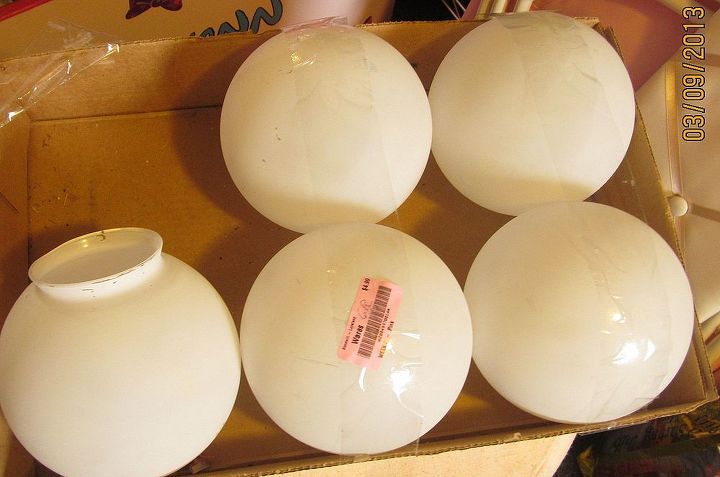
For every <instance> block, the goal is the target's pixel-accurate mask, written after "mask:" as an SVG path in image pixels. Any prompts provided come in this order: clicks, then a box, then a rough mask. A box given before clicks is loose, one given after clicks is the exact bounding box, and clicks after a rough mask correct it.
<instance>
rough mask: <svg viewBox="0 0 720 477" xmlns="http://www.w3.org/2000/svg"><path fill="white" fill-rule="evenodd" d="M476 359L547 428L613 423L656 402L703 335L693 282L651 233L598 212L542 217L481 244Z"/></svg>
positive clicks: (474, 277) (623, 216)
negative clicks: (697, 327) (698, 330)
mask: <svg viewBox="0 0 720 477" xmlns="http://www.w3.org/2000/svg"><path fill="white" fill-rule="evenodd" d="M465 295H466V297H467V300H468V305H469V307H470V312H471V315H472V321H473V334H474V340H475V341H474V351H473V359H474V361H475V364H476V365H477V366H478V368H479V369H480V371H481V372H482V374H483V376H484V377H485V378H486V379H487V380H488V382H489V383H490V384H491V385H492V386H493V387H494V388H495V389H496V390H497V391H498V392H499V393H500V394H501V395H502V396H504V397H505V398H506V399H507V400H508V401H510V402H512V403H513V404H515V405H516V406H518V407H520V408H522V409H524V410H525V411H527V412H530V413H532V414H535V415H538V416H540V417H543V418H545V419H549V420H552V421H559V422H567V423H591V422H601V421H610V420H613V419H617V418H620V417H622V416H625V415H627V414H630V413H631V412H633V411H636V410H637V409H640V408H641V407H643V406H645V405H647V404H648V403H649V402H651V401H652V400H653V399H654V398H655V397H656V396H657V395H658V394H659V393H660V392H661V391H662V390H663V389H664V388H665V387H666V386H667V385H668V384H669V383H670V381H671V380H672V379H673V377H674V376H675V374H676V373H677V371H678V369H679V368H680V366H681V365H682V362H683V360H684V359H685V355H686V354H687V351H688V347H689V345H690V339H691V335H692V330H693V323H694V314H693V301H692V296H691V293H690V286H689V285H688V281H687V277H686V275H685V272H684V270H683V267H682V265H681V263H680V261H679V260H678V258H677V256H676V255H675V254H674V253H673V251H672V249H671V248H670V247H669V246H668V244H667V243H666V242H665V241H664V240H663V239H662V238H661V237H660V236H659V235H658V234H657V233H656V232H655V231H654V230H653V229H651V228H650V227H649V226H648V225H647V224H645V223H644V222H642V221H640V220H638V219H636V218H635V217H633V216H631V215H629V214H627V213H625V212H622V211H620V210H618V209H615V208H612V207H609V206H605V205H600V204H594V203H585V202H577V203H558V204H552V205H546V206H541V207H537V208H535V209H533V210H531V211H529V212H526V213H524V214H522V215H520V216H518V217H516V218H514V219H513V220H511V221H510V222H508V223H507V224H506V225H505V226H503V227H502V228H501V229H500V230H498V232H496V233H495V234H494V235H493V236H492V237H491V238H490V240H488V241H487V243H486V244H485V245H484V246H483V248H482V250H480V253H479V254H478V256H477V258H476V259H475V261H474V263H473V264H472V267H471V269H470V273H469V275H468V278H467V282H466V284H465Z"/></svg>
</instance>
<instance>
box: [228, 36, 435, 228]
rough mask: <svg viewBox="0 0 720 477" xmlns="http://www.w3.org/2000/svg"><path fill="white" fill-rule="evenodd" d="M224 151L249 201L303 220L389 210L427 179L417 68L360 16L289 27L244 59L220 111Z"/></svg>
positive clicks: (424, 110) (316, 222)
mask: <svg viewBox="0 0 720 477" xmlns="http://www.w3.org/2000/svg"><path fill="white" fill-rule="evenodd" d="M220 139H221V144H222V151H223V156H224V158H225V163H226V165H227V168H228V170H229V171H230V175H231V176H232V179H233V181H234V182H235V185H236V186H237V187H238V189H239V190H240V192H241V193H242V194H243V196H244V197H245V198H246V199H247V201H248V202H249V203H250V204H251V205H252V206H253V207H254V208H255V209H257V210H258V211H259V212H260V213H261V214H263V215H264V216H265V217H267V218H268V219H270V220H272V221H273V222H275V223H277V224H279V225H281V226H283V227H286V228H288V229H291V230H294V231H297V232H307V231H309V230H312V229H315V228H317V227H319V226H322V225H327V224H333V223H345V222H378V221H379V220H381V219H383V218H384V217H386V216H387V215H389V214H390V213H392V212H393V211H395V210H396V209H397V208H398V207H399V206H400V204H402V203H403V202H404V201H405V199H407V197H408V196H409V195H410V193H411V192H412V190H413V189H414V188H415V186H416V185H417V183H418V182H419V180H420V176H421V175H422V173H423V171H424V169H425V166H426V164H427V160H428V157H429V155H430V143H431V140H432V125H431V114H430V105H429V103H428V99H427V95H426V93H425V90H424V88H423V85H422V83H421V82H420V79H419V78H418V76H417V74H416V73H415V71H414V70H413V68H412V67H411V66H410V64H409V63H408V62H407V60H406V59H405V58H404V57H403V56H402V55H401V54H400V53H399V52H398V51H397V50H396V49H395V48H393V47H392V46H391V45H390V44H389V43H387V42H385V41H384V40H382V39H381V38H379V37H378V36H376V35H374V34H372V33H369V32H367V31H364V30H362V29H359V28H354V27H346V26H333V25H329V26H321V27H309V28H301V29H299V30H292V31H287V32H283V33H279V34H278V35H276V36H275V37H273V38H271V39H270V40H268V41H266V42H265V43H263V44H262V45H261V46H260V47H259V48H258V49H257V50H255V51H254V52H253V53H252V54H251V55H250V56H249V57H248V58H247V59H246V60H245V62H244V63H243V64H242V65H241V66H240V69H239V70H238V72H237V73H236V75H235V77H234V78H233V80H232V82H231V83H230V87H229V88H228V91H227V94H226V96H225V101H224V103H223V108H222V116H221V120H220Z"/></svg>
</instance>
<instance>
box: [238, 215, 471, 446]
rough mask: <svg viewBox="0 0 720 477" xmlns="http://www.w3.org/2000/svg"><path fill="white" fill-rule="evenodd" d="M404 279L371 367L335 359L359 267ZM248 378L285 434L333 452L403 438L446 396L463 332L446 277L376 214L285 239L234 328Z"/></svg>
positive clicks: (462, 367)
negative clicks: (382, 347)
mask: <svg viewBox="0 0 720 477" xmlns="http://www.w3.org/2000/svg"><path fill="white" fill-rule="evenodd" d="M366 275H367V276H370V277H373V278H377V279H384V280H390V281H392V282H393V283H395V284H397V285H399V286H400V287H402V289H403V296H402V301H401V303H400V307H399V311H398V315H397V321H396V323H395V328H394V330H393V332H392V334H391V335H390V341H389V344H388V346H387V351H386V353H385V356H384V357H383V359H382V363H381V365H380V367H379V369H377V370H372V369H369V368H365V367H361V366H359V365H356V364H353V363H350V362H347V361H343V360H341V359H339V358H338V357H337V352H338V347H339V345H340V344H341V340H342V337H343V332H344V329H345V325H346V321H347V320H348V316H349V313H350V309H351V305H352V304H353V301H354V299H355V293H356V291H357V289H358V285H359V283H360V280H361V278H362V277H363V276H366ZM240 336H241V338H240V339H241V348H242V352H243V367H244V370H245V375H246V376H247V380H248V383H249V385H250V387H251V389H252V391H253V393H254V394H255V396H256V397H257V399H258V402H259V403H260V405H261V406H262V407H263V409H264V410H265V411H266V412H267V413H268V415H269V416H270V417H271V418H272V419H273V420H274V421H275V422H276V423H277V424H278V425H279V426H280V427H281V428H283V429H284V430H285V431H286V432H288V433H289V434H290V435H292V436H293V437H295V438H296V439H298V440H300V441H302V442H304V443H306V444H308V445H310V446H313V447H315V448H318V449H321V450H324V451H327V452H332V453H338V454H374V453H378V452H385V451H390V450H392V449H396V448H398V447H400V446H403V445H405V444H408V443H411V442H413V441H415V440H416V439H418V438H419V437H420V436H422V435H423V434H425V433H426V432H427V431H429V430H430V429H431V428H432V427H433V426H435V424H437V422H438V421H439V420H440V419H441V418H442V417H443V416H444V415H445V414H446V413H447V411H448V410H449V409H450V407H451V406H452V404H453V403H454V402H455V399H456V398H457V396H458V394H459V392H460V390H461V388H462V386H463V383H464V381H465V378H466V376H467V372H468V368H469V363H470V357H471V353H472V331H471V328H470V317H469V313H468V309H467V304H466V302H465V299H464V297H463V294H462V290H461V288H460V286H459V285H458V283H457V281H456V280H455V277H454V276H453V274H452V273H451V272H450V270H449V269H448V268H447V266H445V264H444V263H443V262H442V261H441V260H440V258H438V257H437V255H435V254H434V253H433V252H432V251H431V250H430V249H428V248H427V247H426V246H424V245H423V244H421V243H420V242H418V241H417V240H415V239H414V238H412V237H410V236H409V235H406V234H404V233H402V232H399V231H397V230H394V229H391V228H388V227H384V226H380V225H375V224H344V225H336V226H332V227H326V228H323V229H319V230H316V231H313V232H310V233H308V234H306V235H303V236H301V237H300V238H298V239H296V240H295V241H293V242H291V243H290V244H289V245H287V246H286V247H285V248H283V249H282V250H281V251H280V252H278V253H277V254H276V255H275V256H274V257H273V258H272V260H270V262H269V263H268V264H267V265H266V266H265V268H264V269H263V270H262V272H261V273H260V275H259V276H258V278H257V280H256V281H255V283H254V285H253V287H252V289H251V291H250V294H249V296H248V299H247V303H246V305H245V310H244V312H243V317H242V322H241V326H240Z"/></svg>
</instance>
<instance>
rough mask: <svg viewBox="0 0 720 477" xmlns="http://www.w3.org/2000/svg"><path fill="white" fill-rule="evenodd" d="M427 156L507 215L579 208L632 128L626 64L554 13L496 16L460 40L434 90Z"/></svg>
mask: <svg viewBox="0 0 720 477" xmlns="http://www.w3.org/2000/svg"><path fill="white" fill-rule="evenodd" d="M429 97H430V105H431V108H432V120H433V140H432V151H433V155H434V157H435V159H436V160H437V163H438V165H439V166H440V169H441V170H442V172H443V174H444V175H445V176H446V177H447V178H448V180H449V181H450V182H451V183H452V184H453V186H455V187H456V188H457V189H458V190H459V191H460V192H461V193H462V194H463V195H465V196H466V197H467V198H469V199H470V200H472V201H474V202H475V203H477V204H479V205H481V206H483V207H485V208H488V209H491V210H494V211H496V212H500V213H503V214H509V215H518V214H519V213H521V212H523V211H525V210H528V209H529V208H531V207H534V206H537V205H540V204H545V203H550V202H557V201H571V200H584V199H586V198H587V197H589V196H590V195H591V194H593V193H594V192H596V191H597V190H598V189H599V188H600V187H601V186H602V185H603V184H604V183H605V182H606V181H607V180H608V179H609V178H610V176H611V175H612V174H613V172H615V170H616V169H617V167H618V165H619V164H620V162H621V161H622V159H623V157H624V156H625V152H626V151H627V148H628V145H629V144H630V137H631V136H632V132H633V126H634V120H635V101H634V96H633V88H632V84H631V82H630V78H629V76H628V73H627V70H626V69H625V66H624V65H623V63H622V60H621V59H620V57H619V56H618V54H617V53H616V52H615V50H614V49H613V48H612V46H610V44H609V43H608V42H607V40H605V38H603V37H602V36H601V35H600V34H599V33H597V32H596V31H594V30H593V29H592V28H590V27H588V26H586V25H583V24H582V23H580V22H579V21H577V20H574V19H572V18H569V17H565V16H562V15H559V14H556V13H551V12H532V13H526V14H525V13H524V14H516V15H507V16H503V17H496V18H493V19H491V20H490V21H488V22H486V23H484V24H482V25H480V26H478V27H477V28H475V29H474V30H472V31H471V32H470V33H468V34H467V35H465V36H464V37H463V38H462V39H461V40H460V41H459V42H458V43H457V44H456V45H455V46H454V47H453V48H452V49H451V50H450V52H449V53H448V54H447V56H446V57H445V58H444V59H443V61H442V63H441V64H440V67H439V68H438V71H437V73H436V75H435V77H434V79H433V82H432V86H431V88H430V93H429Z"/></svg>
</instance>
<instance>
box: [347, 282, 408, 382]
mask: <svg viewBox="0 0 720 477" xmlns="http://www.w3.org/2000/svg"><path fill="white" fill-rule="evenodd" d="M401 297H402V288H400V287H399V286H398V285H396V284H394V283H392V282H389V281H386V280H376V279H374V278H370V277H363V278H362V280H361V281H360V286H359V287H358V291H357V293H356V295H355V301H354V302H353V304H352V307H351V309H350V316H349V317H348V320H347V323H346V324H345V332H344V333H343V337H342V341H341V342H340V346H339V347H338V357H339V358H340V359H343V360H345V361H349V362H351V363H354V364H357V365H360V366H365V367H368V368H370V369H377V368H379V367H380V364H381V362H382V358H383V356H384V354H385V349H386V346H387V342H388V340H389V339H390V334H391V333H392V330H393V328H394V326H395V317H396V315H397V310H398V307H399V305H400V298H401Z"/></svg>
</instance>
